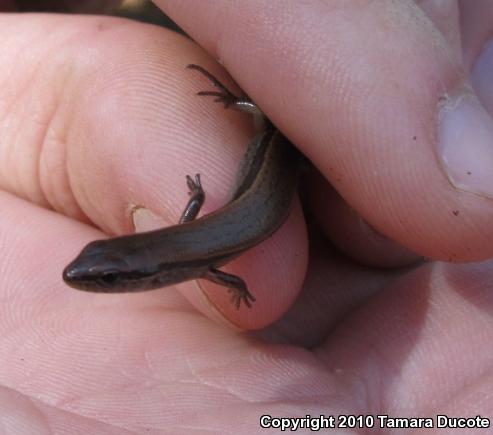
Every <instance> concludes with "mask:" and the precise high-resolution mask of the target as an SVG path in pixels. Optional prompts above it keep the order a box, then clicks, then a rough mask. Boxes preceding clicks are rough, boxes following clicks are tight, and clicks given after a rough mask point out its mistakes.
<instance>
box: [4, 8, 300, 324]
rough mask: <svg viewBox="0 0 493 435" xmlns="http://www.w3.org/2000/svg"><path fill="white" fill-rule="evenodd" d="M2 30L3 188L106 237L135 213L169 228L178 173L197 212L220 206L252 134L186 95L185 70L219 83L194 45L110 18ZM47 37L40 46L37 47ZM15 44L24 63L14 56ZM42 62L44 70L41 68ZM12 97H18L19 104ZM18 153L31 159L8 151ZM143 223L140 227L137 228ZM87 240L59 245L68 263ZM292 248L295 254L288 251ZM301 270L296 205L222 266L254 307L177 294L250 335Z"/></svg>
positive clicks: (283, 301)
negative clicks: (196, 181) (192, 178)
mask: <svg viewBox="0 0 493 435" xmlns="http://www.w3.org/2000/svg"><path fill="white" fill-rule="evenodd" d="M1 21H2V26H0V27H1V31H2V32H5V34H6V35H16V36H15V37H12V43H11V45H10V46H7V47H5V48H4V51H3V56H4V58H8V59H16V62H15V63H14V62H12V61H11V62H10V64H11V65H12V67H11V68H12V71H10V75H12V74H16V75H17V80H16V81H15V82H14V84H13V85H12V84H11V85H10V88H8V87H4V89H8V91H9V93H10V94H9V100H8V101H10V103H9V104H10V112H8V113H9V116H8V119H9V121H10V122H7V123H6V128H4V129H3V131H2V134H3V135H4V140H3V142H4V143H6V144H8V146H7V147H6V148H4V149H3V150H2V151H3V152H4V153H6V154H10V159H9V162H10V165H8V166H4V167H3V168H2V171H1V174H0V185H1V186H2V188H4V189H5V190H9V191H11V192H14V193H16V194H17V195H18V196H22V197H25V198H29V199H32V200H34V201H37V202H39V203H42V204H44V205H46V206H51V207H53V208H55V209H56V210H59V211H61V212H63V213H65V214H67V215H70V216H73V217H78V218H81V219H84V220H86V221H91V222H93V223H94V224H95V225H96V226H98V227H99V228H101V229H103V230H104V231H105V232H107V233H110V234H122V233H129V232H132V231H134V228H133V226H134V222H133V221H132V213H131V211H132V210H134V209H135V207H136V206H142V207H144V208H145V209H147V210H150V211H151V212H153V214H154V215H157V216H160V217H162V219H161V220H160V222H159V223H158V225H159V226H160V225H163V226H167V225H170V224H174V223H176V222H178V219H179V216H180V214H181V212H182V209H183V207H184V204H185V203H186V200H187V188H186V183H185V175H187V174H193V173H197V172H200V173H201V174H202V180H203V183H204V188H205V189H206V194H207V201H206V205H205V207H204V208H205V213H207V212H210V211H211V210H214V209H216V208H218V207H220V206H221V205H222V204H223V203H224V202H226V201H227V199H228V195H229V191H230V186H231V185H232V181H233V179H234V178H235V173H236V170H237V165H238V163H237V162H238V160H239V159H240V158H241V155H242V153H243V151H244V148H245V146H246V144H247V143H248V140H249V138H250V135H251V129H250V128H249V127H248V126H249V120H248V119H247V117H245V116H242V115H241V114H238V113H234V112H231V111H224V110H223V108H221V107H218V106H215V105H213V104H211V103H210V102H209V101H204V100H202V99H200V98H198V97H196V96H195V93H196V92H197V91H200V90H202V89H201V87H202V86H204V83H203V82H202V81H201V80H200V78H199V77H197V76H196V75H194V74H188V73H187V71H186V70H185V66H186V65H187V64H189V63H200V64H202V65H204V66H205V67H207V68H210V69H211V70H212V71H214V73H217V74H218V75H220V74H219V68H218V66H217V65H216V66H213V62H212V61H211V59H210V58H208V57H207V56H206V55H205V53H204V52H203V51H202V50H200V49H199V48H198V47H197V46H196V45H195V44H193V43H192V42H191V41H189V40H188V39H185V38H183V37H182V36H179V35H176V34H174V33H172V32H168V31H166V30H163V29H160V28H158V27H155V26H148V25H143V24H137V23H132V22H130V21H126V20H119V19H110V18H95V17H70V18H68V17H60V16H58V17H57V16H36V15H28V16H26V15H25V16H16V15H10V16H2V17H1ZM14 27H15V32H14V31H13V28H14ZM20 29H21V30H22V31H20ZM47 29H50V32H49V34H50V37H49V38H42V39H39V38H38V37H39V35H40V34H45V33H46V32H47ZM60 41H63V44H62V45H60ZM23 44H28V45H29V46H30V50H29V54H28V55H22V56H17V57H16V53H18V52H19V47H20V46H22V45H23ZM60 47H62V48H60ZM47 53H50V54H52V56H51V58H50V62H42V60H43V59H44V58H45V57H46V55H47ZM39 65H41V66H39ZM34 71H35V72H36V74H34ZM33 74H34V77H35V80H32V76H33ZM6 75H7V74H6ZM29 79H31V80H29ZM4 80H7V77H6V76H4ZM225 80H226V79H225ZM22 89H27V90H26V91H24V93H23V94H21V95H25V96H26V98H21V97H20V95H19V93H20V90H22ZM32 102H35V104H36V108H37V109H38V111H37V112H36V113H35V114H36V117H37V118H36V119H37V120H38V124H33V117H32V113H33V112H32V110H31V111H29V113H27V112H26V111H24V110H21V109H23V108H25V107H29V104H30V103H32ZM7 106H8V105H7ZM22 115H25V116H22ZM4 119H5V118H4ZM18 125H23V126H24V128H23V129H21V130H19V131H20V132H19V135H18V138H17V141H16V142H13V141H12V140H8V139H6V138H8V137H9V135H13V134H14V132H16V131H17V130H15V129H14V128H15V127H16V126H18ZM38 126H39V128H35V127H38ZM9 127H11V128H10V129H9ZM20 148H22V149H23V150H24V151H26V150H28V151H29V152H22V153H17V151H18V150H19V149H20ZM38 169H39V170H38ZM140 210H142V209H140ZM141 216H142V214H141V213H140V214H139V219H138V220H139V226H145V225H147V224H146V223H142V222H141V219H140V217H141ZM144 220H145V219H144ZM88 241H89V240H86V239H84V237H82V236H81V240H80V244H78V245H77V246H75V245H72V244H71V245H70V246H63V249H66V250H67V259H69V258H70V257H73V256H75V254H76V253H77V252H78V251H79V250H80V248H82V246H83V245H84V244H85V243H87V242H88ZM292 244H293V246H296V247H297V249H288V248H287V246H292ZM69 253H71V255H69ZM300 258H301V259H303V258H305V261H304V262H303V261H300ZM303 264H306V237H305V234H304V229H303V223H302V218H301V213H300V208H299V206H298V207H297V208H295V210H294V211H293V216H292V217H291V219H290V220H289V221H288V222H287V224H286V225H285V226H284V228H283V229H282V230H281V231H280V232H279V233H278V234H276V236H275V237H273V238H272V239H270V240H268V241H266V242H265V243H264V244H262V245H261V246H259V247H258V248H256V250H255V251H254V252H251V253H248V254H247V255H246V256H245V257H242V258H240V259H239V260H237V261H236V262H235V264H234V265H232V266H231V269H229V268H228V270H231V271H234V272H233V273H235V274H237V275H239V276H241V277H242V278H244V279H245V280H246V281H247V282H249V283H250V286H251V291H252V293H254V294H255V297H256V298H257V303H256V304H255V306H254V307H253V308H252V310H240V311H236V310H235V308H234V307H233V306H231V304H230V303H229V297H228V295H227V293H226V291H225V290H224V288H222V287H219V286H217V285H214V284H212V283H211V284H209V283H207V284H202V285H201V287H202V292H200V291H197V288H196V287H195V288H194V289H193V291H190V289H191V288H193V284H192V283H188V284H185V285H183V286H180V289H182V290H183V291H184V292H185V293H186V296H187V297H188V298H189V299H190V300H191V301H192V302H193V303H195V304H196V305H198V306H200V308H201V309H202V310H203V311H204V312H206V313H207V314H208V315H210V316H212V315H215V316H216V317H219V318H222V319H224V318H226V319H228V320H229V321H230V322H232V323H234V324H235V325H237V326H240V327H245V328H255V327H260V326H262V325H264V324H266V323H270V322H271V321H273V320H274V319H275V318H277V317H278V316H279V315H280V314H282V313H283V312H284V311H285V310H286V309H287V307H288V306H289V305H290V303H291V301H292V300H293V298H294V297H295V295H296V293H297V292H298V291H299V288H300V284H301V281H302V279H303V273H304V266H303ZM62 268H63V265H61V267H60V272H61V270H62ZM272 270H276V271H277V272H276V273H274V274H273V273H271V272H272ZM186 289H188V290H189V291H186ZM67 291H73V290H67ZM163 291H170V290H169V289H167V290H163ZM204 295H205V296H204ZM142 297H145V296H142Z"/></svg>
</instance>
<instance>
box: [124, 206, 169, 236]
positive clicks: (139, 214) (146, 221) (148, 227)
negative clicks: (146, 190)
mask: <svg viewBox="0 0 493 435" xmlns="http://www.w3.org/2000/svg"><path fill="white" fill-rule="evenodd" d="M131 215H132V222H133V224H134V228H135V232H136V233H142V232H144V231H152V230H157V229H158V228H163V227H165V226H166V223H165V221H164V219H163V218H162V217H161V216H159V215H157V214H155V213H153V212H152V211H150V210H149V209H148V208H145V207H141V206H133V207H132V210H131Z"/></svg>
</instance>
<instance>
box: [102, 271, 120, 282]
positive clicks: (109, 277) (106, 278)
mask: <svg viewBox="0 0 493 435" xmlns="http://www.w3.org/2000/svg"><path fill="white" fill-rule="evenodd" d="M119 277H120V274H119V273H118V271H116V270H108V271H106V272H103V273H102V274H101V277H100V280H101V282H103V283H104V284H106V285H110V284H114V283H115V282H116V281H118V278H119Z"/></svg>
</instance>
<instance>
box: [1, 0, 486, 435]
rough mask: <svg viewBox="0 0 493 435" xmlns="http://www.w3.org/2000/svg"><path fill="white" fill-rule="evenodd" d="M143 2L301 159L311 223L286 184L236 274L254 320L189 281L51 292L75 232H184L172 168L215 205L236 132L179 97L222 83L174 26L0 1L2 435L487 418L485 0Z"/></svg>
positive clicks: (233, 116)
mask: <svg viewBox="0 0 493 435" xmlns="http://www.w3.org/2000/svg"><path fill="white" fill-rule="evenodd" d="M156 3H157V4H158V5H160V6H161V7H163V9H164V10H165V11H166V12H167V13H169V15H170V16H171V17H172V18H173V19H175V21H176V22H177V23H178V24H180V25H182V26H183V28H184V29H185V30H187V31H188V32H189V33H190V35H191V36H192V37H194V39H195V40H196V41H198V42H199V43H200V44H201V45H202V46H203V47H204V48H205V49H206V50H207V51H208V52H209V53H210V54H211V55H212V56H214V57H217V58H220V59H221V61H222V62H223V64H224V65H225V66H227V69H228V71H230V72H231V74H232V75H233V76H234V78H235V79H236V81H237V82H238V83H239V84H240V85H241V86H242V88H243V89H244V90H245V91H246V92H248V94H249V95H250V96H251V97H252V98H253V99H254V100H255V101H256V102H257V103H258V104H259V105H260V107H261V108H262V109H263V110H264V111H265V112H266V113H267V115H268V116H269V117H270V118H271V119H272V120H273V122H274V123H275V124H276V125H277V126H278V127H279V128H280V129H281V130H282V131H283V133H285V134H286V135H287V136H288V137H289V138H290V139H291V140H292V141H293V143H295V144H296V145H297V146H298V147H299V148H300V149H301V150H302V151H303V153H304V154H305V155H307V157H309V159H310V160H311V161H312V162H313V163H314V164H315V166H316V167H317V169H318V171H319V173H314V171H313V170H310V169H308V170H306V171H305V173H304V176H303V179H302V183H301V192H302V193H301V197H302V202H303V204H304V206H305V207H304V208H305V211H306V213H305V217H304V216H303V214H302V211H301V206H300V201H299V200H298V199H297V200H296V201H295V203H294V206H293V212H292V215H291V216H290V218H289V219H288V222H286V224H285V225H284V226H283V227H282V228H281V230H280V231H279V232H278V233H276V234H275V235H274V236H273V237H272V238H270V239H269V240H267V241H266V242H264V243H262V244H261V245H259V246H258V247H256V248H255V249H253V250H252V251H249V252H248V253H246V254H245V255H244V256H242V257H240V258H238V259H236V260H235V261H234V262H233V263H232V264H231V265H228V267H227V270H228V271H231V272H232V273H235V274H237V275H239V276H241V277H242V278H244V279H245V280H246V281H247V282H248V284H249V287H250V289H251V291H252V292H253V293H254V294H255V297H256V299H257V301H256V302H255V304H254V305H253V307H252V309H250V310H248V309H246V308H245V307H242V308H241V309H240V310H238V311H237V310H235V309H234V307H233V306H232V305H231V304H230V302H229V299H228V295H227V293H226V292H225V290H224V289H223V288H221V287H218V286H216V285H214V284H211V283H207V282H202V281H200V282H199V283H195V282H188V283H184V284H182V285H180V286H176V288H165V289H162V290H157V291H153V292H145V293H137V294H121V295H96V294H91V293H84V292H78V291H76V290H73V289H70V288H68V287H67V286H65V285H64V283H63V281H62V280H61V271H62V269H63V267H64V266H65V264H66V263H67V262H68V261H69V260H71V259H72V258H73V257H74V256H75V255H76V254H77V253H78V251H79V250H80V249H81V248H82V247H83V246H84V244H85V243H87V242H89V241H91V240H94V239H97V238H101V237H104V233H109V234H121V233H125V232H131V231H133V230H134V228H136V229H137V230H145V229H149V228H155V227H162V226H167V225H171V224H173V223H176V221H177V219H178V217H179V215H180V212H181V211H182V208H183V206H184V203H185V202H186V199H187V189H186V184H185V175H186V174H193V173H196V172H200V173H201V175H202V183H203V186H204V189H205V191H206V195H207V199H206V205H205V207H204V209H205V212H206V213H207V212H210V211H212V210H214V209H216V208H218V207H220V206H221V204H223V203H224V202H225V201H227V198H228V192H229V189H230V187H229V186H231V185H232V183H233V180H234V177H235V171H236V168H237V164H238V161H239V159H240V158H241V155H242V153H243V151H244V149H245V146H246V144H247V142H248V140H249V138H250V137H251V134H252V129H251V127H250V125H249V119H248V118H247V117H246V116H245V115H243V114H240V113H235V112H232V111H225V110H224V109H222V108H221V107H217V106H216V105H214V104H212V103H211V102H210V101H207V100H203V99H200V98H198V97H196V96H195V93H196V92H197V91H200V90H203V88H204V87H207V86H208V84H207V83H205V82H204V81H203V80H202V79H201V78H200V77H198V76H197V75H194V74H190V72H189V71H187V70H186V69H185V66H186V65H187V64H190V63H197V64H200V65H203V66H204V67H207V69H209V70H211V71H213V72H214V73H215V74H217V75H219V76H221V79H222V80H224V81H226V82H228V78H227V76H226V75H225V73H224V72H222V71H221V69H220V68H219V66H218V65H215V64H214V62H213V61H212V60H211V58H210V57H209V56H208V55H207V54H206V53H205V52H204V51H203V50H202V49H201V48H199V47H198V46H197V45H196V44H195V43H193V42H191V41H190V40H187V39H185V38H184V37H182V36H179V35H175V34H173V33H171V32H168V31H166V30H164V29H161V28H158V27H154V26H149V25H145V24H141V23H134V22H130V21H126V20H121V19H114V18H109V17H94V16H93V17H83V16H63V15H15V14H12V15H7V14H3V15H2V16H0V20H1V23H2V24H1V26H0V32H1V33H2V36H3V37H2V41H4V43H3V44H2V49H1V53H2V65H3V68H2V69H1V71H0V78H1V80H2V86H1V87H0V113H1V115H2V117H1V119H2V130H1V131H2V133H1V136H0V144H1V146H0V165H1V166H0V185H1V187H2V193H1V194H0V198H1V201H2V214H1V217H0V240H1V246H2V248H3V249H2V251H1V252H2V255H3V258H2V260H1V261H0V268H1V271H2V273H1V276H2V285H1V286H0V300H1V305H0V310H1V311H0V362H1V364H0V376H1V379H2V390H1V391H2V396H1V397H2V401H1V403H2V405H3V413H2V414H3V416H4V417H3V425H4V427H5V428H6V429H4V430H5V433H15V434H21V433H43V432H47V431H48V430H51V431H52V432H54V433H104V434H111V433H115V434H116V433H118V434H121V433H127V432H128V433H184V432H187V433H188V432H192V433H193V432H196V433H202V432H206V431H208V432H213V431H216V432H219V433H228V432H233V431H234V432H235V433H252V432H255V431H260V426H259V419H260V416H261V415H267V414H268V415H272V416H276V417H281V416H282V417H298V416H299V417H304V416H306V415H307V414H310V415H311V416H318V415H320V414H323V415H326V416H329V415H336V416H338V415H341V414H350V415H359V414H365V415H366V414H372V415H376V414H388V415H390V416H394V417H405V416H425V417H427V416H429V417H433V416H435V415H436V414H447V415H450V416H465V417H474V416H476V415H478V414H481V415H482V416H488V415H491V413H492V408H493V401H492V400H491V397H490V396H491V395H490V394H489V391H490V390H491V380H490V378H491V376H490V372H491V368H492V364H493V353H492V351H491V350H490V349H489V348H490V346H489V344H490V341H491V338H492V336H493V320H492V313H493V295H492V284H491V283H492V282H493V264H492V263H491V261H488V258H491V257H492V253H493V247H492V245H491V243H490V238H489V235H490V234H491V228H490V227H491V225H492V224H491V222H493V220H492V219H491V215H492V210H493V208H492V203H491V198H492V197H493V193H492V189H493V188H492V186H493V181H491V179H490V177H491V175H490V174H489V173H488V170H487V169H486V170H485V169H484V168H488V167H490V168H491V162H492V161H493V157H492V152H491V151H490V149H491V145H490V144H491V142H492V141H491V140H490V136H488V135H489V134H491V133H492V132H493V127H491V121H490V119H489V117H488V115H487V112H486V111H484V110H483V109H482V108H481V105H480V104H479V102H478V101H479V100H478V99H477V96H476V93H477V95H479V99H480V101H481V103H482V105H483V106H484V107H485V108H486V110H491V108H492V107H493V103H492V100H491V97H490V95H491V93H490V92H489V87H490V86H491V85H490V84H489V83H491V80H488V78H489V75H488V71H489V65H491V64H492V61H491V60H490V58H491V54H490V51H491V50H488V48H486V49H485V50H483V51H481V48H482V47H483V45H484V44H485V42H486V41H487V40H488V39H489V38H490V35H491V31H490V30H489V29H488V26H487V23H488V19H489V21H491V16H492V15H493V7H491V6H489V5H483V6H480V5H478V4H477V3H476V4H475V6H466V5H465V4H462V3H457V4H456V3H454V2H449V3H448V4H447V5H446V6H441V7H442V8H446V9H440V8H439V7H433V6H432V5H431V4H429V3H427V2H422V4H421V5H420V6H421V9H420V8H419V7H418V6H416V5H412V4H410V3H404V2H401V3H397V2H370V3H368V4H366V3H365V4H364V5H363V4H356V2H341V3H327V4H326V5H324V4H323V3H320V2H313V4H311V3H310V2H308V3H304V4H300V3H298V2H284V3H283V7H282V8H281V7H280V6H276V7H274V6H272V5H275V3H272V2H269V3H268V2H243V3H241V4H240V3H238V4H234V7H233V5H232V4H231V3H228V2H226V3H223V2H220V1H217V2H216V1H209V2H195V1H189V2H174V1H160V2H156ZM288 3H289V5H290V7H291V8H292V9H290V8H289V7H287V6H286V5H287V4H288ZM5 8H7V6H5ZM192 8H193V9H192ZM422 11H425V12H426V15H425V14H424V13H423V12H422ZM427 16H428V18H429V19H430V20H429V19H428V18H427ZM294 17H296V20H294ZM459 17H460V26H459ZM197 18H200V21H199V20H197ZM461 43H462V47H461ZM461 53H462V62H461V56H460V54H461ZM466 78H470V79H471V81H472V84H473V88H472V87H469V86H467V85H466V84H465V83H466ZM228 85H230V86H231V87H234V85H233V83H232V82H231V81H229V82H228ZM473 89H474V90H473ZM463 144H467V147H466V146H462V145H463ZM464 162H465V163H464ZM463 163H464V164H463ZM488 165H490V166H488ZM469 172H470V173H469ZM96 228H98V229H96ZM306 228H308V231H306ZM308 240H309V241H310V244H308ZM308 246H309V248H308ZM402 246H406V247H407V248H408V249H409V250H408V249H406V248H403V247H402ZM414 252H417V253H419V255H418V254H414ZM422 256H426V258H427V259H426V260H425V259H423V257H422ZM440 260H442V261H443V260H448V261H449V262H441V261H440ZM466 261H468V262H470V261H473V262H471V263H464V262H466ZM305 272H306V273H305ZM197 308H198V310H197ZM204 314H206V316H208V317H210V318H212V319H213V320H214V321H213V320H211V319H208V318H207V317H206V316H204ZM240 330H257V331H256V332H240ZM375 424H376V423H375ZM361 431H362V429H354V432H356V433H359V432H361ZM382 431H383V430H382ZM397 433H400V432H398V431H397Z"/></svg>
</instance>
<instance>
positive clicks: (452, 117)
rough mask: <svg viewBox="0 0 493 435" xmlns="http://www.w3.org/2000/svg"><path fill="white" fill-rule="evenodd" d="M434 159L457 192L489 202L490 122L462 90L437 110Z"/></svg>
mask: <svg viewBox="0 0 493 435" xmlns="http://www.w3.org/2000/svg"><path fill="white" fill-rule="evenodd" d="M438 121H439V126H438V156H439V158H440V160H441V164H442V167H443V169H444V171H445V173H446V175H447V177H448V179H449V181H450V183H451V184H452V185H453V186H454V187H455V188H457V189H460V190H463V191H466V192H471V193H475V194H478V195H481V196H484V197H487V198H490V199H493V119H492V118H491V116H490V115H489V114H488V112H487V111H486V110H485V109H484V107H483V106H482V105H481V103H480V102H479V100H478V98H477V97H476V95H475V94H474V93H473V91H472V90H471V89H469V88H467V87H463V88H462V89H461V90H460V92H457V93H455V94H452V95H447V96H446V97H445V98H444V99H443V101H442V102H441V103H440V106H439V117H438Z"/></svg>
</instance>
